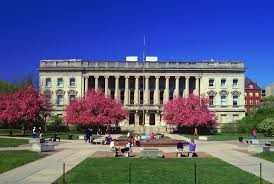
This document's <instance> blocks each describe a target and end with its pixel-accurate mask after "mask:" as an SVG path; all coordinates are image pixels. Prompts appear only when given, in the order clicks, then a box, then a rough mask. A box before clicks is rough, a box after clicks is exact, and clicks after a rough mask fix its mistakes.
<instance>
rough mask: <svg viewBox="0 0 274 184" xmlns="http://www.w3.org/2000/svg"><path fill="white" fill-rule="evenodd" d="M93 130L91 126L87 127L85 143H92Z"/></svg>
mask: <svg viewBox="0 0 274 184" xmlns="http://www.w3.org/2000/svg"><path fill="white" fill-rule="evenodd" d="M91 135H92V134H91V130H90V128H88V129H87V132H86V140H85V143H86V142H87V141H88V143H90V137H91Z"/></svg>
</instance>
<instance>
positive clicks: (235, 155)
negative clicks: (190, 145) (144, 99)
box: [166, 134, 274, 183]
mask: <svg viewBox="0 0 274 184" xmlns="http://www.w3.org/2000/svg"><path fill="white" fill-rule="evenodd" d="M166 135H167V136H169V137H170V138H172V139H179V140H180V139H181V140H185V139H186V137H184V136H182V135H178V134H166ZM196 143H197V151H202V152H206V153H209V154H210V155H212V156H214V157H216V158H219V159H221V160H224V161H225V162H228V163H230V164H232V165H234V166H236V167H238V168H240V169H242V170H244V171H246V172H249V173H251V174H254V175H256V176H260V163H262V178H263V179H264V180H266V181H269V182H271V183H274V163H272V162H270V161H267V160H264V159H261V158H257V157H254V156H251V155H250V154H248V153H244V152H240V151H237V149H239V147H238V146H237V145H235V144H231V142H227V141H224V142H223V141H196ZM243 144H244V143H243Z"/></svg>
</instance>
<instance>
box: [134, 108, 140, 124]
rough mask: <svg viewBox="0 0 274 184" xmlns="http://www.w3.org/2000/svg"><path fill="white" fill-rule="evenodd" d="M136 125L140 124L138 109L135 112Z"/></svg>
mask: <svg viewBox="0 0 274 184" xmlns="http://www.w3.org/2000/svg"><path fill="white" fill-rule="evenodd" d="M134 117H135V124H134V125H135V126H139V114H138V111H136V112H135V116H134Z"/></svg>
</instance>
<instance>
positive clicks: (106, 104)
mask: <svg viewBox="0 0 274 184" xmlns="http://www.w3.org/2000/svg"><path fill="white" fill-rule="evenodd" d="M127 116H128V112H127V110H125V109H124V108H123V106H122V104H121V103H119V102H117V101H115V100H113V99H111V98H110V97H105V95H104V93H103V92H102V91H94V90H92V91H88V92H87V94H86V95H85V96H83V97H80V98H77V99H75V100H74V101H73V102H71V103H70V105H69V106H67V108H66V112H65V116H64V119H65V121H66V122H67V123H68V124H88V125H107V124H118V123H119V122H121V121H123V120H125V119H126V118H127Z"/></svg>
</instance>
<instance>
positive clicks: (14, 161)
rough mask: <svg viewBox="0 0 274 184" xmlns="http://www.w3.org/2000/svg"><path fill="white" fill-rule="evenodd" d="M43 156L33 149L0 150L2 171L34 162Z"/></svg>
mask: <svg viewBox="0 0 274 184" xmlns="http://www.w3.org/2000/svg"><path fill="white" fill-rule="evenodd" d="M42 157H43V155H41V154H39V153H36V152H32V151H0V173H3V172H6V171H9V170H11V169H14V168H16V167H19V166H22V165H25V164H27V163H30V162H33V161H35V160H38V159H40V158H42Z"/></svg>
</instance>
